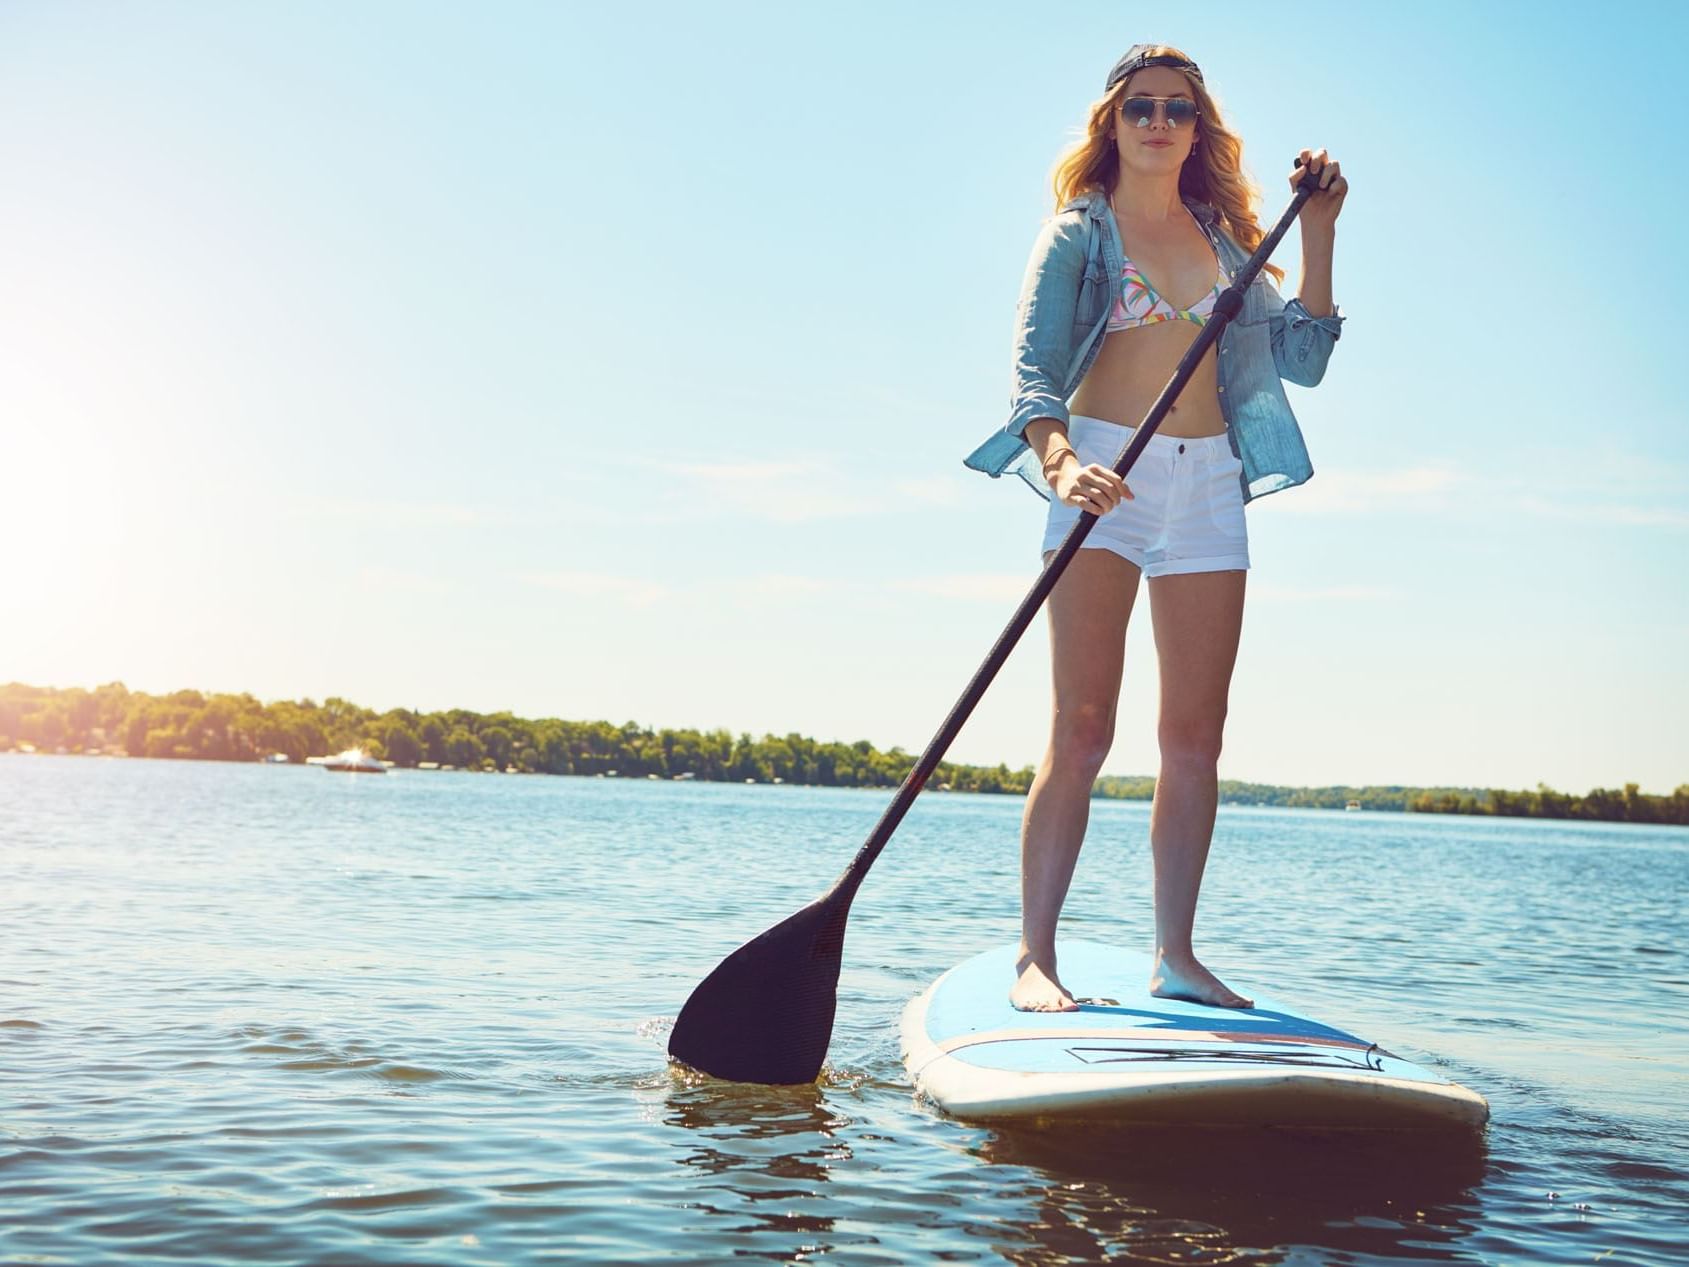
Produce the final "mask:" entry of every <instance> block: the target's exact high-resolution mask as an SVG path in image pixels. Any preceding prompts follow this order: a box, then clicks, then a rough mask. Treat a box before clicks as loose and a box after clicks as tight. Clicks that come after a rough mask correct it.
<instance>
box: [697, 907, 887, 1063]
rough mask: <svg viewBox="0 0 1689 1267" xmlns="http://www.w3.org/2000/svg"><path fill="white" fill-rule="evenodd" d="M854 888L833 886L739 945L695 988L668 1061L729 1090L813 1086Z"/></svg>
mask: <svg viewBox="0 0 1689 1267" xmlns="http://www.w3.org/2000/svg"><path fill="white" fill-rule="evenodd" d="M853 896H854V886H851V887H850V888H849V889H846V888H844V887H843V886H842V885H841V886H835V887H834V888H832V889H830V890H829V891H828V892H827V893H825V894H823V895H822V896H821V897H819V898H817V899H816V900H815V901H813V902H811V903H810V904H809V905H808V906H806V907H804V908H803V909H802V910H801V911H799V912H798V913H797V914H796V915H793V916H792V917H791V918H790V919H785V920H782V921H781V922H780V923H778V924H776V925H775V926H774V927H773V928H771V929H769V930H768V931H767V932H765V933H763V934H761V935H760V936H758V937H756V938H754V939H752V940H751V941H748V942H746V943H745V944H744V945H743V946H741V947H739V949H738V950H735V951H734V952H733V953H732V954H731V955H729V956H727V958H726V959H723V960H722V961H721V963H720V964H718V965H717V966H716V970H715V971H714V972H712V973H710V975H709V976H707V977H705V978H704V979H703V981H702V982H700V983H699V985H698V988H697V989H696V990H694V991H692V997H691V998H689V999H687V1000H686V1006H685V1007H683V1008H681V1009H680V1016H679V1018H678V1019H677V1020H676V1021H675V1023H674V1030H673V1031H672V1032H671V1033H670V1034H669V1055H670V1057H672V1058H673V1059H675V1060H678V1061H680V1062H681V1063H682V1064H685V1065H690V1066H691V1067H692V1068H694V1069H697V1070H699V1071H700V1072H702V1073H707V1074H710V1075H711V1076H712V1077H716V1078H726V1079H728V1080H730V1081H733V1082H762V1083H770V1084H778V1083H796V1082H814V1081H815V1079H816V1077H817V1076H818V1075H819V1074H820V1073H821V1065H822V1062H823V1061H825V1060H826V1058H827V1044H828V1043H829V1042H830V1041H831V1040H832V1037H833V1010H834V1008H835V1007H836V1006H837V1005H838V999H839V961H840V959H841V958H842V957H843V952H844V930H845V920H846V918H847V917H848V916H849V914H850V901H851V898H852V897H853Z"/></svg>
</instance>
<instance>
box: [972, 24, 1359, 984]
mask: <svg viewBox="0 0 1689 1267" xmlns="http://www.w3.org/2000/svg"><path fill="white" fill-rule="evenodd" d="M1242 155H1243V146H1242V143H1241V142H1240V141H1239V139H1238V137H1237V136H1236V135H1235V134H1234V133H1233V132H1231V131H1230V129H1229V128H1228V127H1227V125H1226V122H1225V120H1224V119H1223V118H1222V117H1221V114H1220V111H1219V108H1218V107H1217V106H1216V104H1215V101H1214V98H1213V97H1211V96H1210V95H1209V93H1208V91H1207V89H1206V88H1205V87H1204V84H1203V79H1202V72H1201V71H1200V70H1199V69H1197V66H1196V63H1195V62H1193V61H1191V60H1190V59H1189V58H1188V57H1186V56H1185V55H1184V54H1183V53H1181V52H1179V50H1177V49H1175V48H1172V47H1170V46H1169V45H1165V44H1137V45H1134V46H1133V47H1132V48H1131V49H1130V50H1128V51H1127V53H1126V55H1125V56H1124V57H1122V58H1121V59H1120V61H1119V62H1118V63H1116V64H1115V66H1114V69H1113V70H1111V71H1110V72H1109V75H1108V79H1107V82H1106V84H1105V85H1104V93H1103V96H1102V98H1101V99H1100V100H1098V101H1096V102H1095V103H1094V104H1093V105H1092V106H1091V109H1090V117H1089V121H1088V126H1087V128H1086V135H1085V138H1084V140H1083V141H1081V142H1080V143H1079V144H1077V145H1076V146H1074V147H1073V149H1071V150H1070V151H1069V152H1068V153H1067V154H1065V155H1064V156H1063V157H1062V159H1061V161H1060V162H1059V163H1058V165H1057V167H1056V172H1055V192H1056V203H1057V205H1058V210H1057V212H1056V214H1055V215H1054V216H1052V217H1051V218H1049V219H1048V220H1046V221H1045V222H1044V225H1043V228H1042V229H1041V230H1040V232H1039V234H1038V238H1037V241H1036V243H1035V244H1034V246H1033V250H1032V258H1031V260H1030V262H1029V263H1028V265H1027V269H1026V275H1025V279H1024V281H1023V283H1022V287H1021V295H1020V302H1019V304H1018V307H1017V313H1016V329H1015V341H1014V390H1013V394H1012V398H1011V408H1010V415H1009V420H1008V422H1007V423H1006V424H1005V425H1004V426H1003V427H1002V428H1000V429H999V430H998V431H996V432H994V433H993V434H992V435H991V437H990V438H989V439H988V440H986V442H985V443H984V444H982V445H980V447H979V448H978V449H976V450H975V451H974V452H973V453H972V454H970V455H969V456H968V458H967V459H966V461H967V465H968V466H970V467H973V468H974V469H976V470H981V471H985V472H986V473H987V474H990V475H992V476H998V475H1001V474H1002V473H1003V472H1004V471H1006V470H1013V471H1014V472H1015V473H1016V474H1018V475H1020V476H1021V477H1022V478H1023V479H1024V480H1026V482H1027V483H1028V484H1030V485H1031V486H1032V487H1033V489H1034V490H1035V491H1037V492H1038V493H1039V494H1040V495H1041V496H1043V497H1045V498H1047V499H1048V500H1049V502H1050V507H1049V514H1048V518H1047V521H1046V525H1045V530H1044V537H1043V545H1042V549H1043V557H1044V560H1045V562H1046V564H1047V563H1048V562H1049V559H1050V557H1051V555H1053V554H1054V552H1055V550H1056V547H1057V546H1059V545H1060V544H1061V542H1062V539H1063V538H1064V537H1065V536H1066V535H1067V532H1068V530H1069V529H1070V528H1071V527H1072V526H1073V524H1074V522H1075V521H1076V520H1077V518H1078V516H1079V515H1080V514H1081V513H1083V512H1090V513H1091V514H1094V515H1097V516H1099V519H1098V522H1097V524H1096V526H1095V527H1094V528H1092V530H1091V532H1090V534H1089V535H1088V536H1087V537H1086V538H1085V540H1084V542H1083V543H1082V548H1081V549H1080V551H1079V552H1078V554H1076V555H1075V556H1074V558H1073V560H1072V562H1071V563H1069V564H1068V566H1067V569H1066V570H1065V571H1064V572H1063V573H1062V575H1061V577H1060V579H1059V580H1058V581H1057V582H1056V585H1055V588H1054V590H1053V591H1052V592H1051V594H1050V599H1049V621H1050V648H1051V654H1052V659H1053V665H1052V676H1053V679H1054V689H1055V708H1054V720H1053V725H1052V729H1051V734H1050V744H1049V748H1048V750H1047V751H1046V753H1045V756H1044V760H1043V763H1042V764H1041V765H1040V767H1039V769H1038V773H1037V776H1036V777H1035V778H1034V780H1033V782H1032V788H1031V791H1030V793H1029V794H1028V796H1027V802H1026V812H1025V816H1024V819H1023V822H1022V826H1021V901H1022V923H1021V946H1020V959H1019V962H1018V964H1017V972H1018V978H1017V980H1016V981H1015V982H1014V985H1013V987H1012V990H1011V993H1010V998H1011V1001H1012V1002H1013V1003H1014V1005H1015V1006H1016V1007H1017V1008H1020V1009H1022V1010H1026V1011H1070V1010H1072V1009H1074V1008H1075V1007H1077V1006H1078V1005H1077V1004H1076V1003H1075V1002H1074V998H1073V995H1072V994H1071V993H1069V992H1068V990H1066V989H1065V988H1064V987H1063V986H1062V983H1061V979H1060V977H1059V976H1058V975H1057V965H1056V952H1055V934H1056V921H1057V918H1058V917H1059V915H1060V913H1061V907H1062V902H1063V900H1064V899H1065V898H1066V896H1067V889H1068V884H1069V882H1070V881H1071V879H1072V876H1073V867H1074V864H1075V862H1076V861H1077V860H1078V857H1079V848H1080V845H1081V843H1082V842H1083V840H1084V836H1085V825H1086V821H1087V817H1088V813H1089V808H1090V798H1091V787H1092V784H1093V783H1094V781H1095V780H1096V777H1097V774H1098V772H1099V771H1100V769H1101V768H1102V763H1103V759H1104V757H1105V756H1106V755H1107V753H1108V750H1109V746H1110V744H1111V742H1112V741H1113V736H1114V715H1115V708H1116V704H1117V702H1118V699H1119V695H1120V681H1121V673H1122V671H1123V668H1124V656H1125V639H1126V624H1127V621H1128V619H1129V618H1130V616H1131V614H1132V607H1133V601H1134V599H1135V598H1136V596H1137V592H1138V578H1139V577H1140V576H1143V577H1146V578H1148V589H1149V599H1150V621H1151V624H1152V627H1153V629H1154V632H1155V646H1156V654H1157V656H1158V658H1159V661H1160V677H1161V716H1160V719H1159V723H1158V736H1159V740H1160V747H1161V770H1160V774H1159V776H1158V777H1157V780H1156V786H1155V800H1154V804H1153V807H1152V809H1151V813H1150V849H1151V854H1152V856H1153V858H1154V866H1155V940H1156V945H1155V960H1154V968H1153V971H1152V974H1151V979H1150V990H1151V992H1152V993H1153V994H1156V995H1159V996H1161V997H1164V998H1183V999H1191V1000H1195V1001H1197V1002H1201V1003H1208V1004H1213V1005H1215V1006H1219V1007H1249V1006H1251V1005H1252V1001H1251V1000H1250V999H1247V998H1245V997H1243V996H1242V995H1240V994H1238V993H1237V992H1236V991H1234V990H1232V989H1231V988H1230V987H1228V986H1227V985H1225V984H1224V983H1223V982H1222V981H1220V980H1219V978H1217V977H1216V976H1215V975H1214V974H1213V973H1212V972H1210V971H1209V970H1208V969H1207V968H1206V967H1204V966H1203V964H1202V963H1201V961H1200V960H1198V959H1197V957H1196V954H1195V951H1194V950H1193V948H1192V944H1191V927H1192V924H1193V923H1194V921H1195V918H1196V900H1197V892H1198V889H1199V888H1200V887H1201V884H1202V871H1203V867H1204V864H1205V863H1206V861H1207V858H1208V846H1209V840H1210V838H1211V836H1212V834H1213V830H1214V812H1215V806H1216V803H1217V801H1218V795H1219V782H1218V772H1217V771H1218V762H1219V756H1220V742H1221V733H1222V730H1223V728H1224V724H1225V717H1226V696H1227V692H1228V689H1229V687H1230V683H1231V674H1232V665H1233V663H1234V661H1235V660H1236V656H1237V647H1238V636H1239V632H1240V629H1241V627H1242V621H1243V597H1244V576H1245V573H1246V571H1247V570H1248V567H1249V543H1248V534H1247V532H1246V527H1245V522H1244V509H1243V508H1244V505H1245V503H1247V502H1249V501H1250V500H1252V499H1253V498H1256V497H1259V496H1261V495H1262V494H1265V493H1272V492H1277V491H1278V490H1279V489H1284V488H1291V487H1294V486H1295V485H1297V484H1300V483H1302V482H1303V481H1304V480H1306V479H1307V478H1308V477H1309V476H1310V475H1312V474H1313V468H1312V466H1311V465H1310V464H1309V461H1308V454H1307V450H1306V448H1305V447H1304V446H1303V443H1302V434H1301V431H1300V430H1299V428H1298V427H1297V425H1296V418H1295V416H1294V415H1293V414H1292V413H1291V410H1290V404H1289V402H1288V401H1287V400H1286V398H1285V394H1284V388H1283V386H1282V384H1281V382H1280V380H1281V379H1288V380H1289V381H1291V382H1293V383H1298V384H1300V385H1302V386H1305V387H1312V386H1314V385H1315V384H1317V383H1318V382H1319V381H1320V378H1321V377H1322V376H1323V375H1324V373H1325V367H1326V361H1327V359H1328V358H1329V357H1330V355H1331V350H1332V347H1333V345H1334V344H1335V343H1336V341H1337V339H1338V336H1339V335H1340V334H1341V332H1342V323H1343V317H1342V315H1341V314H1340V313H1339V311H1338V309H1337V306H1336V305H1335V304H1334V303H1332V299H1331V259H1332V247H1333V241H1334V238H1335V225H1336V220H1337V213H1338V211H1339V209H1340V208H1341V207H1342V205H1343V198H1344V195H1345V194H1346V193H1347V192H1348V182H1347V181H1345V180H1344V179H1343V177H1342V175H1341V174H1340V172H1339V171H1338V165H1337V162H1336V160H1335V159H1332V158H1331V157H1330V156H1329V155H1328V154H1327V153H1326V151H1325V150H1323V149H1320V150H1303V151H1302V153H1301V162H1302V164H1303V165H1304V166H1301V167H1299V168H1297V169H1296V170H1295V171H1293V172H1292V173H1291V175H1290V185H1291V189H1292V191H1294V190H1295V188H1296V185H1297V181H1298V180H1299V179H1300V178H1301V177H1302V175H1303V174H1304V172H1306V171H1308V170H1312V171H1313V172H1314V173H1315V175H1316V176H1317V178H1318V179H1319V182H1320V191H1319V192H1317V193H1314V194H1312V195H1311V196H1309V198H1308V200H1307V201H1306V202H1305V203H1304V204H1303V207H1302V210H1301V213H1300V217H1299V218H1300V223H1301V233H1302V279H1301V286H1300V287H1299V289H1298V292H1297V295H1296V297H1295V298H1293V299H1291V300H1290V301H1289V302H1288V303H1286V302H1285V301H1284V300H1283V299H1281V298H1280V296H1279V294H1278V292H1277V290H1276V289H1275V288H1274V287H1273V285H1272V283H1271V281H1269V279H1268V277H1267V274H1268V273H1271V274H1273V275H1274V276H1275V277H1276V278H1278V279H1279V280H1280V281H1282V280H1283V279H1284V270H1283V269H1281V268H1278V267H1276V266H1274V265H1272V264H1267V265H1266V266H1265V268H1264V269H1263V270H1262V272H1261V273H1260V274H1258V275H1257V276H1256V279H1255V281H1254V282H1253V284H1251V286H1250V287H1249V290H1248V292H1247V293H1246V295H1245V298H1244V305H1243V308H1242V311H1241V312H1240V313H1239V314H1238V316H1237V317H1236V318H1235V319H1234V320H1232V322H1231V323H1230V324H1229V325H1228V326H1227V327H1226V329H1225V330H1224V332H1223V333H1222V335H1221V337H1220V340H1219V344H1218V346H1217V347H1216V348H1210V349H1209V351H1208V354H1207V355H1206V356H1204V357H1203V359H1202V362H1201V363H1200V364H1199V365H1198V366H1197V368H1196V372H1195V374H1194V375H1193V376H1192V377H1191V379H1190V380H1189V382H1188V383H1187V384H1186V386H1185V388H1184V390H1183V392H1182V393H1181V394H1180V396H1179V398H1178V400H1177V402H1176V403H1175V405H1174V406H1173V408H1172V410H1171V411H1170V412H1169V413H1168V414H1167V416H1166V418H1165V419H1164V420H1163V422H1162V424H1161V426H1160V427H1159V428H1158V429H1157V431H1156V432H1155V434H1154V435H1152V436H1151V437H1150V440H1149V444H1148V447H1147V448H1146V449H1145V450H1144V451H1143V453H1142V455H1141V456H1140V457H1139V458H1138V460H1137V463H1136V465H1134V466H1133V467H1132V469H1131V471H1130V473H1129V476H1128V478H1127V479H1125V480H1122V479H1121V478H1120V477H1119V476H1117V475H1116V474H1115V473H1114V472H1113V470H1112V469H1110V468H1111V466H1112V464H1113V462H1114V460H1115V458H1116V456H1117V455H1118V454H1119V452H1120V450H1121V449H1122V448H1123V447H1124V446H1125V444H1126V442H1127V441H1128V440H1129V439H1130V438H1131V436H1132V433H1133V430H1134V429H1135V427H1136V425H1137V424H1138V422H1139V421H1141V420H1142V419H1143V418H1144V416H1145V415H1146V414H1148V413H1149V411H1150V408H1151V406H1152V405H1153V404H1154V402H1155V400H1156V398H1157V397H1158V396H1159V395H1160V393H1161V391H1162V389H1163V388H1164V387H1165V386H1166V385H1167V382H1168V380H1169V379H1170V378H1172V376H1173V373H1174V371H1175V369H1176V367H1177V366H1178V363H1179V360H1180V358H1181V357H1182V356H1183V355H1184V352H1185V350H1186V349H1187V348H1188V347H1189V346H1190V345H1191V343H1192V342H1193V341H1194V340H1195V338H1196V337H1197V333H1198V331H1199V330H1200V328H1201V327H1202V325H1203V324H1204V322H1205V321H1206V320H1207V317H1208V315H1209V314H1210V313H1211V312H1212V310H1213V306H1214V302H1215V300H1216V299H1218V297H1219V295H1220V293H1221V292H1222V291H1223V290H1225V289H1226V287H1228V286H1229V285H1230V284H1231V278H1232V277H1233V276H1234V275H1235V274H1236V273H1237V272H1238V271H1239V270H1240V269H1241V268H1242V266H1243V265H1244V263H1245V262H1247V260H1248V258H1249V256H1250V255H1251V254H1252V253H1253V251H1254V249H1255V247H1256V246H1257V245H1258V244H1259V243H1260V241H1261V239H1262V238H1263V237H1264V236H1265V231H1264V230H1263V229H1262V228H1261V226H1260V225H1259V224H1257V223H1256V219H1255V213H1254V209H1253V208H1254V204H1255V202H1256V199H1257V197H1258V194H1259V190H1258V189H1257V188H1256V186H1255V185H1254V184H1253V183H1252V182H1251V181H1250V180H1249V178H1248V177H1247V176H1245V174H1244V172H1243V169H1242Z"/></svg>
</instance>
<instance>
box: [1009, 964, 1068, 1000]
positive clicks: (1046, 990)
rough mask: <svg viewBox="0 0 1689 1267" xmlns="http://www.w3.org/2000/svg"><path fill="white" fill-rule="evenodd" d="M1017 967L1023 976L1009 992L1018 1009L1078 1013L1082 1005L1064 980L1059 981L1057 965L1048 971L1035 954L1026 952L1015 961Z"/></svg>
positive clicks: (1010, 998)
mask: <svg viewBox="0 0 1689 1267" xmlns="http://www.w3.org/2000/svg"><path fill="white" fill-rule="evenodd" d="M1015 969H1016V971H1018V972H1019V973H1020V979H1019V980H1017V981H1016V982H1015V986H1014V989H1012V990H1010V991H1009V1002H1010V1003H1011V1004H1012V1005H1013V1006H1014V1009H1015V1011H1017V1012H1077V1011H1078V1010H1079V1004H1077V1003H1075V1002H1074V1001H1073V996H1072V995H1071V994H1069V993H1068V992H1067V990H1066V988H1065V987H1064V986H1063V985H1062V983H1061V982H1060V981H1058V980H1056V970H1055V965H1053V964H1052V965H1051V966H1050V970H1049V971H1048V972H1046V971H1045V970H1044V969H1043V968H1042V967H1041V966H1039V964H1038V963H1036V962H1035V961H1034V960H1033V958H1032V956H1031V955H1022V956H1021V957H1020V958H1019V959H1018V960H1016V961H1015Z"/></svg>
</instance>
